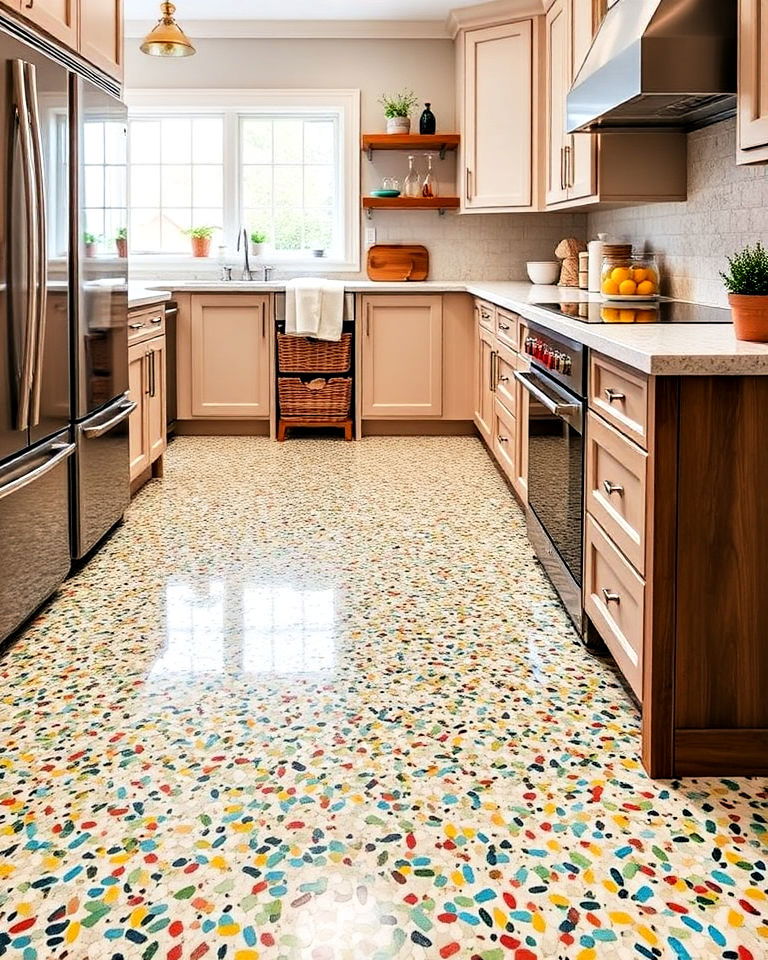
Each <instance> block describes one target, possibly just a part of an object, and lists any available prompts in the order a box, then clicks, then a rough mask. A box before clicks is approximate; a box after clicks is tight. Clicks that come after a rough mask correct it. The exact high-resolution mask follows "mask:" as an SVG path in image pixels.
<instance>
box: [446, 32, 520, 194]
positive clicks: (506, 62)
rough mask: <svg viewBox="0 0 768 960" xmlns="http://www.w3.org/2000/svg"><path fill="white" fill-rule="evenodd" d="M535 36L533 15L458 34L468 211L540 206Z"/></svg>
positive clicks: (465, 188)
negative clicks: (536, 159) (537, 193)
mask: <svg viewBox="0 0 768 960" xmlns="http://www.w3.org/2000/svg"><path fill="white" fill-rule="evenodd" d="M536 35H537V31H536V24H535V22H534V20H533V19H527V20H520V21H518V22H515V23H505V24H501V25H498V26H491V27H485V28H482V29H475V30H467V31H465V32H464V33H463V34H462V35H461V36H460V38H459V43H460V44H462V45H463V46H460V48H459V49H460V56H461V54H462V53H463V56H461V59H462V61H463V62H462V64H461V68H463V69H461V68H460V69H461V73H462V76H463V130H462V133H463V160H464V189H463V191H462V204H461V207H462V211H463V212H472V211H484V212H493V211H497V212H501V211H507V210H528V209H531V207H533V206H534V205H535V177H534V118H535V115H536V114H535V110H534V94H535V89H536V85H535V77H534V64H535V62H536V54H537V52H538V51H537V46H538V44H537V42H536V40H537V36H536ZM460 95H461V90H460Z"/></svg>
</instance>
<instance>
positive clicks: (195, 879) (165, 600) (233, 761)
mask: <svg viewBox="0 0 768 960" xmlns="http://www.w3.org/2000/svg"><path fill="white" fill-rule="evenodd" d="M0 673H1V675H2V694H0V709H1V711H2V712H1V714H0V727H1V734H2V735H1V736H0V771H1V772H2V782H1V783H0V891H1V893H0V954H3V955H7V956H9V957H12V958H17V957H20V958H23V960H50V958H57V960H59V958H65V957H67V958H75V960H101V958H124V960H151V958H153V957H156V958H160V960H165V958H169V960H179V958H196V960H197V958H202V957H208V958H214V957H216V958H228V960H229V958H231V960H255V958H309V960H332V958H350V960H382V958H387V957H398V958H408V957H418V958H446V957H458V958H476V957H479V958H483V960H496V958H499V960H503V958H505V957H510V958H513V960H536V958H541V960H558V958H564V960H591V958H611V960H613V958H619V960H621V958H627V960H629V958H638V957H644V958H649V960H653V958H663V960H665V958H691V960H702V958H735V960H749V958H753V960H760V958H764V957H765V956H766V955H768V937H767V934H768V899H767V898H766V876H767V873H766V858H767V857H768V836H767V835H766V818H768V789H767V786H768V785H767V784H766V782H765V781H756V780H754V781H747V780H743V781H731V780H710V781H698V782H697V781H686V782H684V783H662V782H660V783H654V782H651V781H649V780H648V779H647V777H646V776H645V775H644V773H643V772H642V770H641V768H640V766H639V764H638V759H637V750H638V714H637V711H636V709H635V708H634V706H633V705H632V703H631V702H630V700H629V699H628V697H627V695H626V694H625V693H624V691H623V689H622V687H621V686H620V685H619V683H618V682H617V681H616V678H615V674H614V673H613V672H612V670H611V668H610V667H609V666H608V665H606V664H604V663H603V662H601V661H600V660H597V659H595V658H593V657H591V656H590V655H588V654H587V653H585V651H584V650H583V649H582V648H581V647H580V646H579V644H578V642H577V641H576V637H575V635H574V634H573V632H572V630H571V629H570V627H569V625H568V623H567V621H566V618H565V616H564V615H563V613H562V611H561V609H560V607H559V606H558V604H557V602H556V600H555V598H554V595H553V593H552V590H551V589H550V587H549V586H548V584H547V582H546V581H545V579H544V578H543V576H542V574H541V572H540V570H539V568H538V567H537V566H536V564H535V563H534V560H533V556H532V553H531V549H530V547H529V545H528V542H527V540H526V537H525V534H524V528H523V522H522V518H521V515H520V513H519V512H518V510H517V508H516V507H515V505H514V502H513V500H512V498H511V496H510V494H509V492H508V491H507V488H506V487H505V485H504V484H503V483H502V481H501V479H500V478H499V476H498V474H497V473H496V471H495V469H494V467H493V466H492V465H491V463H490V461H489V460H488V458H487V455H486V454H485V452H484V450H483V448H482V447H481V445H480V444H479V442H477V441H475V440H472V439H455V440H453V439H429V440H422V439H408V440H401V439H381V440H367V441H364V442H363V443H360V444H355V445H352V444H344V443H341V442H337V441H334V440H292V441H289V442H288V443H286V444H284V445H282V444H281V445H278V444H274V443H270V442H269V441H266V440H260V439H192V438H190V439H182V440H178V441H176V442H175V443H174V444H173V445H172V447H171V449H170V451H169V453H168V457H167V474H166V479H165V480H164V481H162V482H160V481H155V482H153V483H151V484H150V485H149V486H148V487H147V488H145V490H144V491H143V492H142V493H141V494H140V495H139V496H138V498H137V499H136V500H135V502H134V504H133V505H132V507H131V509H130V512H129V514H128V517H127V522H126V524H125V525H124V526H123V527H122V529H120V530H119V531H118V532H117V533H116V535H115V536H113V538H112V539H111V540H110V541H109V542H108V543H107V544H106V546H105V547H104V548H103V549H102V551H101V552H100V553H99V554H98V555H97V556H96V557H95V559H94V560H93V561H92V562H91V563H90V564H89V565H88V566H87V567H86V568H85V569H84V570H83V571H82V572H81V573H80V574H79V575H78V576H76V577H75V578H74V579H73V580H71V581H70V582H69V583H68V584H67V585H66V587H65V589H64V590H63V591H62V592H61V595H60V596H59V597H58V598H57V599H56V600H55V602H54V603H53V604H52V605H50V606H49V607H48V609H46V610H45V612H44V613H43V614H42V615H41V616H40V617H39V618H38V619H37V620H36V622H35V623H33V624H32V626H31V627H30V628H29V629H28V630H27V631H26V633H24V634H23V635H22V636H21V637H20V638H19V639H18V640H17V641H16V642H15V644H14V645H13V646H12V647H10V648H9V649H7V650H6V651H5V652H4V653H3V655H2V659H1V660H0Z"/></svg>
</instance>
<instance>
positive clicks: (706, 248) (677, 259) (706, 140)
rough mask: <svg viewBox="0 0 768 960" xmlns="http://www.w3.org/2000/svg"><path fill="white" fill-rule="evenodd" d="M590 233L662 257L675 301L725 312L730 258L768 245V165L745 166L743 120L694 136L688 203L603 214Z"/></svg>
mask: <svg viewBox="0 0 768 960" xmlns="http://www.w3.org/2000/svg"><path fill="white" fill-rule="evenodd" d="M589 231H590V235H594V234H596V233H597V232H603V231H605V232H608V233H609V234H610V235H611V238H613V239H616V240H631V241H632V243H634V244H635V245H638V246H641V247H646V248H647V249H652V250H655V251H657V252H658V253H660V254H661V255H662V263H663V268H664V273H665V283H664V288H663V291H662V292H663V293H665V294H667V295H668V296H673V297H679V298H681V299H684V300H694V301H697V302H701V303H712V304H716V305H719V306H725V305H726V304H727V297H726V293H725V290H724V289H723V285H722V281H721V280H720V277H719V271H720V270H723V269H724V268H725V266H726V261H725V258H726V256H727V255H729V254H732V253H734V252H735V251H736V250H738V249H740V248H741V247H743V246H744V245H745V244H747V243H754V242H755V241H756V240H762V241H763V243H764V244H766V245H768V165H765V166H754V167H739V166H737V164H736V121H735V120H726V121H724V122H723V123H719V124H716V125H715V126H712V127H706V128H705V129H703V130H697V131H696V132H694V133H691V134H689V136H688V201H687V203H663V204H659V203H656V204H648V205H646V206H640V207H625V208H623V209H620V210H606V211H600V212H597V213H593V214H590V217H589Z"/></svg>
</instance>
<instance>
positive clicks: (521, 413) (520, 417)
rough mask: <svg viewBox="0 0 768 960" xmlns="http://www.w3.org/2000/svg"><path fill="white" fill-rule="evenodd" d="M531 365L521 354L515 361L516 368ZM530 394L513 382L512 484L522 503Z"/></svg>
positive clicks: (525, 494) (525, 489) (525, 493)
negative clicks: (515, 419)
mask: <svg viewBox="0 0 768 960" xmlns="http://www.w3.org/2000/svg"><path fill="white" fill-rule="evenodd" d="M530 368H531V365H530V363H529V361H528V359H527V357H524V356H523V355H522V354H521V355H520V356H519V358H518V361H517V369H518V370H521V371H528V370H530ZM529 397H530V394H529V393H528V391H527V390H526V389H525V388H524V387H522V386H521V385H520V384H519V383H517V382H516V383H515V411H516V413H517V434H516V436H515V476H514V478H513V480H512V484H513V486H514V488H515V490H516V491H517V495H518V496H519V497H520V499H521V500H522V502H523V503H528V399H529Z"/></svg>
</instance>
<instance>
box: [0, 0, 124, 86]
mask: <svg viewBox="0 0 768 960" xmlns="http://www.w3.org/2000/svg"><path fill="white" fill-rule="evenodd" d="M2 7H8V8H10V9H11V10H14V11H16V12H17V13H18V14H20V15H21V17H22V18H24V19H25V20H28V21H29V22H30V23H31V24H32V25H33V26H35V27H39V28H40V29H41V30H44V31H45V32H46V33H47V34H49V35H50V36H51V37H53V38H54V39H55V40H58V41H59V42H60V43H62V44H64V46H67V47H69V48H70V50H73V51H74V52H75V53H78V54H80V56H81V57H83V58H84V59H85V60H87V61H88V62H89V63H91V64H93V66H94V67H97V68H98V69H99V70H101V71H102V72H104V73H106V74H108V75H109V76H111V77H113V78H114V79H115V80H117V81H120V82H122V79H123V0H0V8H2Z"/></svg>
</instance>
